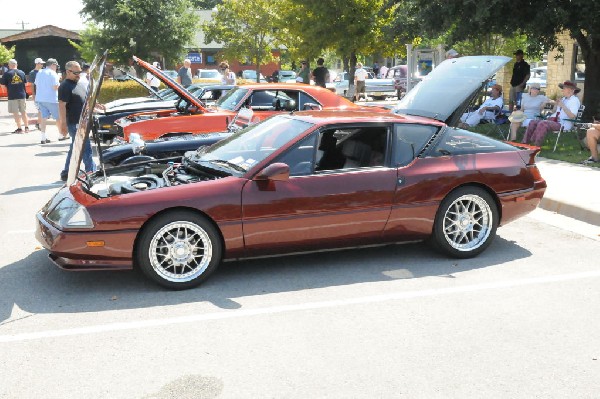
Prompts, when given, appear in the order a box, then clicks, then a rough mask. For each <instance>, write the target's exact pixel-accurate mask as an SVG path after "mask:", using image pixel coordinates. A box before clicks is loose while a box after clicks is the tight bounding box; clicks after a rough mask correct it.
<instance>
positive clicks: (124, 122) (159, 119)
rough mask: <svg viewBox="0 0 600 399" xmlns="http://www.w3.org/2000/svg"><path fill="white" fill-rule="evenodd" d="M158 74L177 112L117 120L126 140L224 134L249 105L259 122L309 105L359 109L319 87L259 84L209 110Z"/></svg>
mask: <svg viewBox="0 0 600 399" xmlns="http://www.w3.org/2000/svg"><path fill="white" fill-rule="evenodd" d="M135 60H136V62H137V63H138V64H139V65H140V66H141V67H142V68H144V69H146V68H148V64H147V63H146V62H144V61H142V60H140V59H138V58H135ZM148 69H149V68H148ZM156 73H157V76H158V77H159V79H161V80H162V82H163V83H165V84H166V85H168V86H170V87H171V88H173V90H175V91H176V92H177V93H178V94H179V96H180V99H179V100H178V102H177V105H176V113H174V112H172V111H170V110H169V111H160V112H146V113H139V114H132V115H129V116H127V117H125V118H121V119H119V120H117V121H115V124H117V125H118V130H119V132H118V134H119V136H121V137H122V138H123V139H124V140H125V141H128V140H129V135H130V134H131V133H138V134H139V135H140V136H141V138H142V139H144V140H154V139H156V138H159V137H162V136H164V135H177V134H188V133H193V134H199V133H208V132H219V131H224V130H226V129H227V125H228V124H229V122H230V121H231V120H232V119H233V117H234V116H235V115H236V113H237V112H238V111H239V110H240V109H241V108H242V107H244V106H250V107H251V108H252V109H253V110H254V111H255V118H256V119H257V120H262V119H265V118H267V117H269V116H271V115H273V114H275V113H280V112H290V111H299V110H302V109H304V108H305V106H306V105H307V104H309V105H310V104H316V105H318V106H320V107H321V108H323V109H332V108H346V109H352V108H358V107H359V106H358V105H355V104H353V103H352V102H350V101H348V100H346V99H344V98H342V97H340V96H338V95H336V94H334V93H332V92H330V91H329V90H326V89H323V88H321V87H317V86H310V85H297V84H287V83H270V84H259V83H257V84H249V85H243V86H239V87H237V88H235V89H233V90H231V91H229V92H228V93H227V94H226V95H225V96H224V97H221V98H220V99H219V101H217V103H216V105H215V106H214V107H208V108H207V107H205V106H204V105H203V104H202V103H201V102H199V101H198V99H196V98H195V97H194V96H191V95H190V94H189V93H187V92H186V91H185V90H184V89H183V88H182V87H181V86H180V85H178V84H175V83H174V82H172V81H170V80H169V79H168V78H166V77H164V76H162V75H161V74H160V71H156Z"/></svg>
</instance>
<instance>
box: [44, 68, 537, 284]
mask: <svg viewBox="0 0 600 399" xmlns="http://www.w3.org/2000/svg"><path fill="white" fill-rule="evenodd" d="M509 60H510V59H509V58H508V57H497V56H489V57H486V56H479V57H462V58H458V59H453V60H446V61H444V62H442V63H441V64H440V65H439V66H438V67H437V68H436V69H435V70H434V71H433V72H431V73H430V74H429V75H427V76H426V77H425V78H424V80H423V81H422V82H421V83H419V84H418V85H417V86H416V87H415V88H414V89H413V90H412V91H410V92H409V93H408V94H407V95H406V96H404V98H403V99H402V100H401V101H400V102H399V104H398V107H397V108H396V109H395V110H394V111H393V112H392V111H389V112H387V113H383V112H377V111H367V110H364V109H359V110H356V109H354V110H337V111H336V110H322V111H304V112H293V113H282V114H278V115H274V116H272V117H271V118H268V119H266V120H264V121H262V122H260V123H257V124H252V125H250V126H248V127H247V128H245V129H242V130H240V131H238V132H236V133H233V134H231V135H230V136H229V137H227V138H225V139H224V140H221V141H218V142H217V143H215V144H213V145H211V146H209V147H203V148H201V149H199V150H197V151H191V152H189V153H186V155H185V156H184V157H182V158H180V159H179V160H175V161H174V160H172V159H168V160H164V161H161V160H150V161H147V162H139V163H132V164H128V165H122V166H118V167H113V168H107V167H106V166H104V165H100V168H99V170H98V171H97V172H94V173H90V174H85V173H82V172H80V164H81V158H82V150H83V144H84V140H85V137H86V135H87V134H88V133H89V128H90V126H91V121H90V119H89V118H90V115H91V110H93V106H94V101H95V100H94V98H95V96H96V94H97V90H98V88H99V87H100V85H101V83H102V65H103V63H102V60H100V62H99V63H98V64H97V65H95V67H94V68H93V70H94V72H92V73H91V75H90V90H89V91H90V94H89V96H90V97H89V99H88V100H87V101H86V104H85V107H84V112H83V113H82V116H81V120H80V123H79V128H78V131H77V134H76V136H75V139H74V143H73V157H72V158H71V164H70V168H69V175H68V179H67V183H66V185H65V186H64V187H62V188H61V189H59V191H58V192H57V193H56V194H55V195H54V196H53V197H52V198H51V199H50V200H49V201H48V203H47V204H45V205H44V206H43V207H42V209H41V210H40V211H39V212H38V213H37V215H36V220H37V223H36V225H37V227H36V237H37V239H38V240H39V242H40V243H41V244H42V246H43V247H44V248H45V249H46V250H47V251H48V252H49V256H50V258H51V259H52V260H53V261H54V262H55V263H56V264H57V265H58V266H59V267H61V268H63V269H67V270H116V269H130V268H133V267H139V268H140V269H141V270H142V272H143V273H144V274H145V275H146V276H147V277H148V278H150V279H152V280H153V281H155V282H156V283H158V284H160V285H162V286H164V287H168V288H172V289H185V288H191V287H194V286H196V285H198V284H200V283H201V282H202V281H204V280H206V278H208V276H209V275H210V274H211V273H212V272H214V271H215V270H216V269H217V267H218V266H219V264H220V263H221V262H222V261H224V260H231V259H242V258H247V257H257V256H266V255H275V254H278V255H281V254H286V253H295V252H302V251H315V250H324V249H332V248H342V247H359V246H367V245H368V246H371V245H377V244H389V243H395V242H402V241H414V240H429V241H431V242H432V243H433V245H434V246H435V247H436V248H437V249H439V250H441V251H442V252H443V253H445V254H447V255H448V256H451V257H457V258H469V257H473V256H476V255H479V254H481V253H482V252H483V251H484V250H485V249H486V248H487V247H488V246H489V245H491V244H492V242H493V238H494V237H495V235H496V229H497V227H498V226H501V225H504V224H506V223H508V222H510V221H512V220H515V219H517V218H519V217H521V216H523V215H526V214H527V213H529V212H530V211H532V210H534V209H535V208H536V206H537V205H538V204H539V202H540V200H541V198H542V196H543V194H544V191H545V188H546V182H545V180H544V179H543V178H542V176H541V175H540V172H539V170H538V169H537V167H536V164H535V156H536V154H537V153H538V151H539V148H537V147H531V146H527V145H519V144H513V143H506V142H501V141H498V140H495V139H492V138H489V137H485V136H482V135H479V134H477V133H473V132H470V131H467V130H463V129H458V128H455V127H451V126H452V124H453V123H454V122H455V121H456V120H458V118H459V117H460V113H461V112H462V108H464V106H465V104H468V102H469V99H470V98H473V97H475V95H476V93H477V91H478V90H479V89H480V88H481V87H482V85H483V84H485V81H486V79H487V78H488V77H489V76H491V75H492V74H493V73H495V72H496V71H497V70H498V69H500V68H501V67H502V66H503V65H504V64H505V63H506V62H508V61H509Z"/></svg>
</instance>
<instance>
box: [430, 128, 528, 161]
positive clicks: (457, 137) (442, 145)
mask: <svg viewBox="0 0 600 399" xmlns="http://www.w3.org/2000/svg"><path fill="white" fill-rule="evenodd" d="M515 149H516V148H515V147H513V146H512V145H510V144H507V143H504V142H502V141H499V140H495V139H493V138H490V137H487V136H483V135H481V134H478V133H475V132H470V131H468V130H463V129H450V128H449V129H446V131H445V132H444V133H443V134H442V137H441V138H440V140H439V141H438V142H437V143H436V144H435V146H434V148H433V151H432V152H430V153H429V154H428V155H429V156H443V155H460V154H474V153H484V152H501V151H514V150H515Z"/></svg>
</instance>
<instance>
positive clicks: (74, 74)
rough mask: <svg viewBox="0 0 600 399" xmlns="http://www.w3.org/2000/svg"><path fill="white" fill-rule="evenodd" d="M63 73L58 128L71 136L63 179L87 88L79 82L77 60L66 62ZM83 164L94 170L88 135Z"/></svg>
mask: <svg viewBox="0 0 600 399" xmlns="http://www.w3.org/2000/svg"><path fill="white" fill-rule="evenodd" d="M65 73H66V79H64V80H63V81H62V83H61V84H60V86H59V87H58V112H59V115H60V119H59V121H60V125H59V129H58V130H59V131H60V133H61V134H66V133H67V132H68V133H69V136H71V145H70V146H69V153H68V154H67V160H66V162H65V167H64V169H63V171H62V172H61V173H60V178H61V180H63V181H66V180H67V177H68V174H69V164H70V163H71V153H72V152H73V142H74V140H75V134H76V133H77V127H78V124H79V118H80V116H81V111H82V110H83V104H84V103H85V99H86V97H87V88H88V87H87V84H83V82H82V83H80V82H79V75H80V74H81V66H80V65H79V63H78V62H77V61H69V62H67V64H66V65H65ZM83 164H84V165H85V171H86V172H93V171H95V170H96V165H94V161H93V159H92V146H91V145H90V138H89V137H86V138H85V144H84V146H83Z"/></svg>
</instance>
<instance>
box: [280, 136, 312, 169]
mask: <svg viewBox="0 0 600 399" xmlns="http://www.w3.org/2000/svg"><path fill="white" fill-rule="evenodd" d="M316 143H317V134H311V135H310V136H309V137H307V138H305V139H304V140H301V141H300V142H299V143H297V144H296V145H295V146H293V147H292V148H290V149H289V150H288V151H287V152H286V153H285V154H283V155H282V156H281V157H280V158H279V159H278V160H277V161H275V162H283V163H285V164H287V165H288V166H289V167H290V176H306V175H310V174H312V173H313V161H314V157H315V147H316Z"/></svg>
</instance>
